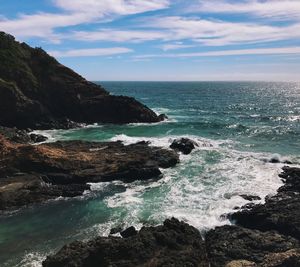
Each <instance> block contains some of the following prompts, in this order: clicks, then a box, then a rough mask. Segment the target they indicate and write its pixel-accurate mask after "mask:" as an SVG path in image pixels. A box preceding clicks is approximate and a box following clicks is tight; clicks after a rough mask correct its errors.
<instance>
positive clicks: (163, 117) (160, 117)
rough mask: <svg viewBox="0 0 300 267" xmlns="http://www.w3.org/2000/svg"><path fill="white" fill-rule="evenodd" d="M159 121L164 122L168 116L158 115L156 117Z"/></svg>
mask: <svg viewBox="0 0 300 267" xmlns="http://www.w3.org/2000/svg"><path fill="white" fill-rule="evenodd" d="M158 119H159V121H164V120H167V119H168V116H167V115H166V114H160V115H159V116H158Z"/></svg>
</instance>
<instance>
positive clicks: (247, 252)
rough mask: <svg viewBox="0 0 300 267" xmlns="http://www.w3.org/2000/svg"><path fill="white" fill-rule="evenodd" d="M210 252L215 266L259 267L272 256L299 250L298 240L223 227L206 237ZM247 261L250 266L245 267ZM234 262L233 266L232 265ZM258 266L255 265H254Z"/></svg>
mask: <svg viewBox="0 0 300 267" xmlns="http://www.w3.org/2000/svg"><path fill="white" fill-rule="evenodd" d="M206 247H207V253H208V256H209V259H210V262H211V266H212V267H214V266H215V267H219V266H225V265H226V264H228V265H227V266H257V265H256V264H260V263H262V262H263V261H264V258H265V256H266V255H268V254H269V253H278V252H285V251H287V250H290V249H294V248H298V247H299V242H298V240H296V239H294V238H292V237H289V236H284V235H281V234H279V233H278V232H276V231H267V232H261V231H258V230H251V229H246V228H243V227H239V226H229V225H227V226H221V227H217V228H216V229H215V230H211V231H209V232H208V233H207V235H206ZM241 260H243V261H244V263H245V262H246V261H247V262H248V263H247V264H248V265H242V264H241V262H240V263H239V264H238V262H235V265H234V264H233V262H232V261H241ZM230 262H231V264H229V263H230ZM250 263H251V264H254V263H255V265H250Z"/></svg>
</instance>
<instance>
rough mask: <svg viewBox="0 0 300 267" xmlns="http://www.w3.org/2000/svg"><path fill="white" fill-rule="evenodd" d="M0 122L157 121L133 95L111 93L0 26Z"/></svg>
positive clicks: (20, 125) (56, 124) (19, 124)
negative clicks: (19, 40) (113, 94)
mask: <svg viewBox="0 0 300 267" xmlns="http://www.w3.org/2000/svg"><path fill="white" fill-rule="evenodd" d="M0 62H1V64H0V125H2V126H7V127H17V128H22V129H25V128H33V129H50V128H71V127H74V126H75V125H77V124H76V123H73V122H72V121H74V122H77V123H96V122H104V123H130V122H158V121H161V120H163V119H164V117H163V116H160V117H159V116H157V115H156V114H155V113H154V112H153V111H152V110H150V109H149V108H147V107H146V106H144V105H143V104H141V103H140V102H138V101H136V100H135V99H134V98H130V97H124V96H122V97H121V96H112V95H109V93H108V92H107V91H106V90H105V89H104V88H102V87H101V86H99V85H96V84H93V83H91V82H88V81H87V80H85V79H84V78H83V77H81V76H80V75H78V74H77V73H75V72H74V71H72V70H71V69H69V68H67V67H65V66H63V65H61V64H60V63H59V62H57V61H56V60H55V59H54V58H53V57H51V56H49V55H48V54H47V53H46V52H45V51H43V50H42V49H41V48H31V47H29V46H28V45H26V44H25V43H19V42H16V41H15V39H14V37H12V36H10V35H8V34H5V33H4V32H0Z"/></svg>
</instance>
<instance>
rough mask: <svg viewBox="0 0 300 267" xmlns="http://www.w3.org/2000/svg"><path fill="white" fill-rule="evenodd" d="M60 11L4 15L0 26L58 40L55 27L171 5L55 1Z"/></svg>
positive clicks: (147, 0)
mask: <svg viewBox="0 0 300 267" xmlns="http://www.w3.org/2000/svg"><path fill="white" fill-rule="evenodd" d="M53 2H54V4H55V5H56V7H58V8H60V9H61V12H59V13H41V12H39V13H36V14H31V15H26V14H21V15H20V16H19V17H17V18H15V19H6V18H2V19H1V20H0V29H1V30H3V31H6V32H9V33H11V34H14V35H16V36H18V37H41V38H46V39H50V40H53V41H54V42H58V41H59V39H61V38H62V36H61V35H59V34H56V33H55V29H57V28H62V27H69V26H75V25H80V24H86V23H97V22H101V21H103V20H105V19H107V18H108V17H111V16H124V15H132V14H138V13H144V12H148V11H154V10H158V9H162V8H167V7H168V6H169V1H168V0H101V1H97V0H54V1H53Z"/></svg>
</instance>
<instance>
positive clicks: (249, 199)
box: [240, 195, 261, 201]
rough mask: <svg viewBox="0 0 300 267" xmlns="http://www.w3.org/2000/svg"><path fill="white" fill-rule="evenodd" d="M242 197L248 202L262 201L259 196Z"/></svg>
mask: <svg viewBox="0 0 300 267" xmlns="http://www.w3.org/2000/svg"><path fill="white" fill-rule="evenodd" d="M240 197H242V198H243V199H245V200H248V201H253V200H261V198H260V197H259V196H253V195H240Z"/></svg>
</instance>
